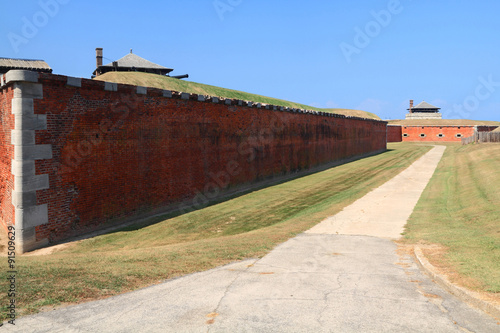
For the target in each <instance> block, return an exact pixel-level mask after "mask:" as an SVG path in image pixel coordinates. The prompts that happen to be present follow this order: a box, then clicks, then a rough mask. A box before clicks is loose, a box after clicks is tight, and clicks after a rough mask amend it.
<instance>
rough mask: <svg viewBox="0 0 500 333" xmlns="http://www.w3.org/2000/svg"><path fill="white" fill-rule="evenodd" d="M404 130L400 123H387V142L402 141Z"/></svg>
mask: <svg viewBox="0 0 500 333" xmlns="http://www.w3.org/2000/svg"><path fill="white" fill-rule="evenodd" d="M401 141H403V138H402V131H401V126H400V125H387V142H401Z"/></svg>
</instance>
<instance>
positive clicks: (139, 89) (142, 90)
mask: <svg viewBox="0 0 500 333" xmlns="http://www.w3.org/2000/svg"><path fill="white" fill-rule="evenodd" d="M137 94H139V95H147V94H148V88H146V87H140V86H138V87H137Z"/></svg>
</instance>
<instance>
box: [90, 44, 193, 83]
mask: <svg viewBox="0 0 500 333" xmlns="http://www.w3.org/2000/svg"><path fill="white" fill-rule="evenodd" d="M102 59H103V51H102V48H100V47H98V48H96V65H97V67H96V69H95V70H94V72H93V73H92V74H93V75H94V76H99V75H102V74H104V73H107V72H144V73H152V74H158V75H169V73H170V72H172V71H173V69H172V68H167V67H163V66H161V65H158V64H155V63H153V62H151V61H149V60H146V59H144V58H142V57H139V56H138V55H136V54H133V53H132V50H130V53H129V54H127V55H126V56H124V57H122V58H120V59H118V60H116V61H112V62H110V63H109V64H107V65H103V64H102ZM172 77H173V78H176V79H184V78H187V77H189V76H188V75H187V74H185V75H176V76H172Z"/></svg>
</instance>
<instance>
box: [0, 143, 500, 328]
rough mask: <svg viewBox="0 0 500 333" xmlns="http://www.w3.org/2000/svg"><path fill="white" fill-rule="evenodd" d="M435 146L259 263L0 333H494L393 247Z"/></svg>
mask: <svg viewBox="0 0 500 333" xmlns="http://www.w3.org/2000/svg"><path fill="white" fill-rule="evenodd" d="M444 149H445V147H442V146H438V147H435V148H433V149H432V150H431V151H430V152H429V153H427V154H426V155H424V156H423V157H422V158H421V159H419V160H418V161H416V162H415V163H414V164H412V166H411V167H409V168H408V169H406V170H405V171H403V172H402V173H401V174H399V175H397V176H396V177H395V178H393V179H392V180H391V181H389V182H388V183H386V184H384V185H382V186H381V187H379V188H378V189H376V190H374V191H372V192H370V193H369V194H367V195H366V196H365V197H363V198H361V199H359V200H358V201H356V202H355V203H353V204H352V205H351V206H349V207H346V208H345V209H344V210H343V211H342V212H340V213H339V214H337V215H335V216H333V217H331V218H328V219H326V220H325V221H322V222H321V223H320V224H318V225H317V226H315V227H313V228H312V229H310V230H308V231H307V232H305V233H303V234H301V235H298V236H297V237H294V238H292V239H290V240H288V241H287V242H285V243H283V244H281V245H279V246H278V247H276V248H275V249H274V250H273V251H271V252H270V253H269V254H268V255H266V256H264V257H263V258H261V259H249V260H245V261H241V262H237V263H233V264H230V265H226V266H223V267H219V268H215V269H212V270H209V271H206V272H200V273H195V274H191V275H188V276H184V277H181V278H177V279H172V280H168V281H165V282H163V283H160V284H158V285H155V286H151V287H148V288H144V289H141V290H137V291H134V292H130V293H126V294H123V295H119V296H115V297H110V298H108V299H105V300H100V301H95V302H89V303H84V304H80V305H75V306H69V307H66V308H62V309H58V310H54V311H50V312H44V313H39V314H37V315H33V316H27V317H23V318H20V319H18V320H16V325H15V326H13V325H9V324H4V326H3V327H0V331H5V332H500V325H498V323H497V321H496V320H495V319H493V318H492V317H490V316H488V315H486V314H484V313H483V312H481V311H480V310H477V309H474V308H471V307H469V306H468V305H466V304H465V303H463V302H462V301H460V300H459V299H457V298H455V297H454V296H452V295H450V294H448V293H447V292H446V291H444V290H443V289H441V288H440V287H439V286H438V285H436V284H435V283H434V282H433V281H432V280H431V279H430V278H429V277H427V276H426V275H425V274H423V273H422V272H421V271H420V270H419V269H418V267H417V265H416V263H415V262H414V261H413V259H412V257H411V256H410V255H409V254H407V253H406V252H405V251H401V250H399V249H398V246H397V245H396V244H395V243H394V239H397V238H399V237H400V233H401V231H402V230H403V227H404V224H405V223H406V220H407V218H408V216H409V215H410V214H411V211H412V210H413V208H414V206H415V204H416V202H417V201H418V198H419V197H420V194H421V192H422V191H423V189H424V188H425V185H426V184H427V182H428V180H429V179H430V177H431V176H432V174H433V172H434V169H435V167H436V166H437V163H438V162H439V160H440V158H441V156H442V154H443V152H444Z"/></svg>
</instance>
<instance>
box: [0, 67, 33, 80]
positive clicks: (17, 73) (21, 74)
mask: <svg viewBox="0 0 500 333" xmlns="http://www.w3.org/2000/svg"><path fill="white" fill-rule="evenodd" d="M9 82H38V73H37V72H33V71H27V70H22V69H13V70H10V71H8V72H7V74H5V83H6V84H7V83H9Z"/></svg>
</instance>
